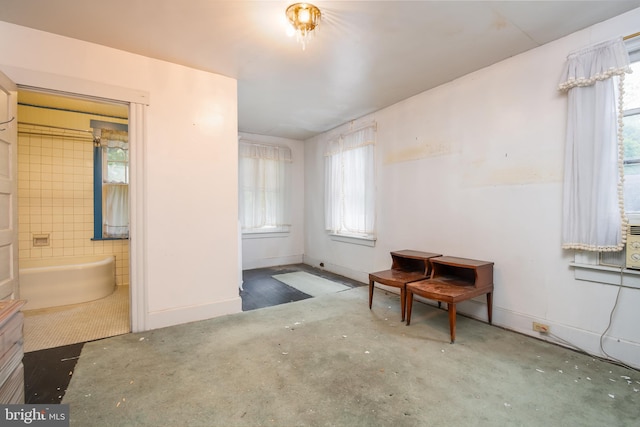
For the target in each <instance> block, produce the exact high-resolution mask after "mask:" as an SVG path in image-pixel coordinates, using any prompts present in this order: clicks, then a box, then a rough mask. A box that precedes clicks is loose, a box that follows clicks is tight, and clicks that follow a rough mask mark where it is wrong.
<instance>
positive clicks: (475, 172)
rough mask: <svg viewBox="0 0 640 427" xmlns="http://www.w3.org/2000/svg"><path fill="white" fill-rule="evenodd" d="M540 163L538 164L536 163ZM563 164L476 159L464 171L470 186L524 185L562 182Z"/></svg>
mask: <svg viewBox="0 0 640 427" xmlns="http://www.w3.org/2000/svg"><path fill="white" fill-rule="evenodd" d="M536 163H538V164H536ZM562 180H563V177H562V167H561V165H551V164H542V162H541V161H538V162H536V161H535V160H530V161H528V162H527V161H526V160H525V159H521V160H519V161H510V162H508V163H507V162H500V161H495V160H492V161H488V160H476V161H474V162H471V163H470V164H469V167H468V168H466V169H465V172H464V183H465V185H466V186H468V187H489V186H497V185H524V184H535V183H549V182H562Z"/></svg>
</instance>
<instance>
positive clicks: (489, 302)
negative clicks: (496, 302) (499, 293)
mask: <svg viewBox="0 0 640 427" xmlns="http://www.w3.org/2000/svg"><path fill="white" fill-rule="evenodd" d="M492 314H493V292H489V293H487V317H488V319H489V324H491V317H492Z"/></svg>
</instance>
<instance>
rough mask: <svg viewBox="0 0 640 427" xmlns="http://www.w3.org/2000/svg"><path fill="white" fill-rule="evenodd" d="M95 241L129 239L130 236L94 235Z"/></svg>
mask: <svg viewBox="0 0 640 427" xmlns="http://www.w3.org/2000/svg"><path fill="white" fill-rule="evenodd" d="M91 240H93V241H94V242H101V241H103V240H129V238H128V237H92V238H91Z"/></svg>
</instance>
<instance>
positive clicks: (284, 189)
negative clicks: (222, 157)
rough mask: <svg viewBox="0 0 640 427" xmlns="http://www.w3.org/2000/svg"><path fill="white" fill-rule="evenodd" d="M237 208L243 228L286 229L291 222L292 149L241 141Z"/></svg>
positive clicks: (250, 229)
mask: <svg viewBox="0 0 640 427" xmlns="http://www.w3.org/2000/svg"><path fill="white" fill-rule="evenodd" d="M238 154H239V163H238V175H239V181H240V182H239V189H240V194H239V210H240V223H241V224H242V229H243V230H244V231H261V232H265V231H266V232H268V231H287V230H288V227H289V226H290V224H291V221H290V216H291V214H290V212H291V190H290V182H291V163H292V156H291V149H290V148H289V147H285V146H276V145H266V144H258V143H252V142H244V141H241V142H240V145H239V147H238Z"/></svg>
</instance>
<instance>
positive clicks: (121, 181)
mask: <svg viewBox="0 0 640 427" xmlns="http://www.w3.org/2000/svg"><path fill="white" fill-rule="evenodd" d="M100 145H101V146H102V215H103V218H102V222H103V237H113V238H126V237H129V139H128V135H127V133H126V132H122V131H112V130H107V129H103V130H102V134H101V138H100Z"/></svg>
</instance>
